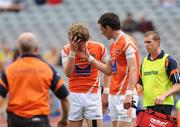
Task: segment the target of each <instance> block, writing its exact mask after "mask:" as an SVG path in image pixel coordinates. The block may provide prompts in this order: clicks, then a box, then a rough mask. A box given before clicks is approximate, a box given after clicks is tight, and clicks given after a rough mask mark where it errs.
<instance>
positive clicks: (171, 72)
mask: <svg viewBox="0 0 180 127" xmlns="http://www.w3.org/2000/svg"><path fill="white" fill-rule="evenodd" d="M166 72H167V75H168V76H169V78H170V80H171V82H172V83H173V84H175V83H180V72H179V69H178V65H177V62H176V60H175V59H174V58H173V57H172V56H168V57H167V59H166Z"/></svg>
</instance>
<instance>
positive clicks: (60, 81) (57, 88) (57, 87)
mask: <svg viewBox="0 0 180 127" xmlns="http://www.w3.org/2000/svg"><path fill="white" fill-rule="evenodd" d="M63 84H64V81H63V80H62V79H60V80H59V81H58V82H57V85H56V89H55V90H54V92H55V93H56V92H57V90H59V89H60V88H61V86H62V85H63Z"/></svg>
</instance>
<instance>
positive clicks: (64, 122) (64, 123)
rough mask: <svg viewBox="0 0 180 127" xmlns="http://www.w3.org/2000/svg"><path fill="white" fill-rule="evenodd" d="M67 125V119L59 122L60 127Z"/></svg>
mask: <svg viewBox="0 0 180 127" xmlns="http://www.w3.org/2000/svg"><path fill="white" fill-rule="evenodd" d="M67 125H68V123H67V121H59V122H58V127H61V126H67Z"/></svg>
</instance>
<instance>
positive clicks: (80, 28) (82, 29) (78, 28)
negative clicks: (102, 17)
mask: <svg viewBox="0 0 180 127" xmlns="http://www.w3.org/2000/svg"><path fill="white" fill-rule="evenodd" d="M77 33H81V34H82V35H83V37H84V39H85V41H87V40H89V31H88V29H87V27H86V26H85V25H83V24H81V23H75V24H72V25H71V27H70V28H69V32H68V38H69V41H71V40H72V39H73V37H74V36H75V35H76V34H77Z"/></svg>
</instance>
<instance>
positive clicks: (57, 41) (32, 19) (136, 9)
mask: <svg viewBox="0 0 180 127" xmlns="http://www.w3.org/2000/svg"><path fill="white" fill-rule="evenodd" d="M107 11H112V12H115V13H117V14H118V15H119V17H120V20H121V22H122V21H123V20H124V19H125V17H126V13H127V12H132V13H133V17H134V18H135V20H138V19H139V18H140V17H141V15H142V13H143V14H144V15H145V16H146V18H148V19H150V20H151V21H152V22H153V24H154V26H155V29H156V30H157V31H158V32H159V33H160V35H161V37H162V44H161V45H162V46H161V47H162V49H164V50H165V51H166V52H169V53H170V54H172V55H173V57H175V59H176V60H177V62H178V63H179V64H180V50H179V48H180V44H179V40H180V34H179V28H180V0H177V4H176V6H175V7H173V8H169V9H167V8H164V7H162V6H161V5H160V3H159V0H64V1H63V3H61V4H57V5H50V4H44V5H42V6H38V5H36V4H35V3H34V0H27V8H26V9H24V10H23V11H20V12H18V13H14V12H0V33H1V34H0V42H1V40H3V39H6V41H7V42H8V43H9V44H10V47H11V48H14V47H15V44H16V43H15V39H16V37H17V36H18V35H20V34H21V33H22V32H25V31H29V32H33V33H34V34H35V35H37V37H38V38H39V41H40V42H41V43H40V48H41V50H43V51H46V50H47V49H48V48H49V46H50V45H51V46H56V47H57V48H60V49H62V46H63V45H64V44H66V42H67V41H68V38H67V31H68V28H69V26H70V25H71V24H72V23H74V22H83V23H85V24H86V25H87V26H88V27H89V31H90V33H91V35H92V36H91V37H92V38H93V39H94V40H97V41H100V42H103V43H104V44H105V45H107V46H108V45H109V42H108V41H107V40H106V39H105V38H104V37H103V36H102V35H101V33H100V31H99V30H98V24H97V20H98V18H99V16H100V15H101V14H102V13H104V12H107ZM133 35H134V36H135V38H136V39H137V42H138V43H137V44H138V47H139V49H140V56H141V58H142V57H143V56H145V55H146V50H145V47H144V42H143V34H142V33H140V32H134V33H133ZM60 72H63V71H62V68H60ZM62 77H63V78H64V79H66V77H65V75H64V74H62ZM65 81H66V80H65Z"/></svg>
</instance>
